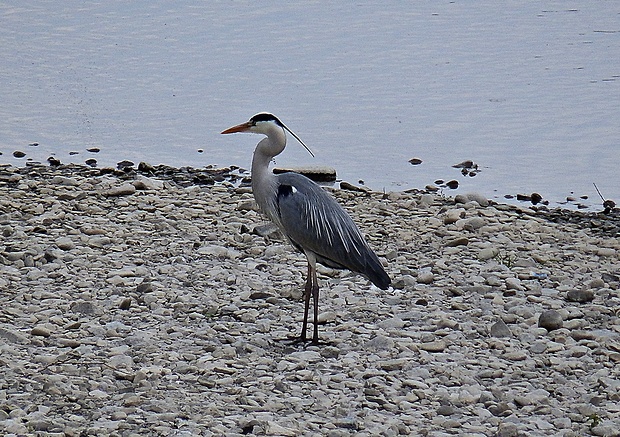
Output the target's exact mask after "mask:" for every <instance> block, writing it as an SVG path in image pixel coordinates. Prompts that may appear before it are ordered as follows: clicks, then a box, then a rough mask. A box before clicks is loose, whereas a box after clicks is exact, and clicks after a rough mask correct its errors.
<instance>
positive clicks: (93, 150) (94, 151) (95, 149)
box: [86, 147, 101, 153]
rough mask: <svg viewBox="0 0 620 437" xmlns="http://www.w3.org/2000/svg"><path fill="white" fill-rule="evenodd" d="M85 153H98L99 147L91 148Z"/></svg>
mask: <svg viewBox="0 0 620 437" xmlns="http://www.w3.org/2000/svg"><path fill="white" fill-rule="evenodd" d="M86 151H87V152H91V153H99V152H100V151H101V149H100V148H99V147H91V148H90V149H86Z"/></svg>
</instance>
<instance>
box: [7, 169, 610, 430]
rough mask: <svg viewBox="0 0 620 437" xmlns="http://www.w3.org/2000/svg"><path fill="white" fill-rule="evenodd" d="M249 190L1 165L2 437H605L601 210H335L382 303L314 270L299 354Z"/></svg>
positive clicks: (605, 267) (426, 205) (232, 178)
mask: <svg viewBox="0 0 620 437" xmlns="http://www.w3.org/2000/svg"><path fill="white" fill-rule="evenodd" d="M139 169H142V170H139ZM239 173H241V174H243V173H242V172H241V171H240V172H239ZM243 177H245V176H238V175H235V171H233V170H232V169H215V168H214V169H191V168H183V169H171V168H167V167H163V166H150V165H147V164H144V163H141V164H140V165H139V166H138V167H137V168H136V167H135V166H133V165H132V166H124V167H123V169H122V170H116V169H106V170H104V169H97V168H91V167H86V166H85V167H80V166H75V165H63V164H59V165H56V166H54V167H48V166H36V165H34V166H28V168H25V169H23V170H22V169H18V168H14V167H11V166H0V234H1V235H2V239H1V240H0V290H2V293H0V300H2V304H3V308H4V309H3V311H1V312H0V357H1V358H0V360H2V361H3V362H4V363H5V364H6V365H4V366H3V368H2V372H0V386H1V387H2V390H1V391H0V404H1V405H2V408H0V434H2V435H5V434H6V435H11V434H12V435H30V434H37V433H38V434H41V435H60V434H66V435H142V434H148V435H187V436H189V435H243V434H255V435H258V434H260V435H318V434H324V435H332V436H344V435H353V434H355V435H393V436H396V435H417V434H420V435H429V436H431V435H432V436H443V435H479V436H484V435H498V436H500V435H501V436H511V435H514V436H517V435H551V434H554V433H555V434H558V435H564V436H566V437H568V436H576V435H590V434H592V435H613V432H614V430H617V429H620V412H619V410H618V408H617V405H618V402H619V401H620V398H619V396H618V391H619V390H620V383H618V381H619V380H620V374H619V373H618V372H619V371H618V369H619V368H620V367H619V364H620V341H618V336H619V333H620V322H619V321H618V318H617V312H616V309H617V308H618V307H619V304H620V296H619V295H618V289H620V280H618V277H619V273H618V267H617V266H618V265H619V259H618V253H619V252H618V248H620V241H619V236H618V231H617V230H618V229H619V227H618V220H617V218H616V216H615V215H614V212H613V211H612V212H611V213H610V214H607V215H604V216H601V215H597V214H590V215H588V214H584V213H575V212H561V211H552V210H548V211H545V210H543V209H540V210H534V209H527V208H516V207H512V206H508V205H501V204H495V203H493V202H488V201H486V202H485V200H486V199H485V198H484V196H473V195H469V194H468V195H465V196H463V195H460V194H459V195H457V198H458V201H457V198H455V199H449V198H445V197H444V196H443V195H441V194H433V193H429V192H425V193H417V192H411V193H387V195H384V194H383V193H375V192H371V191H364V192H359V191H340V190H336V191H333V192H334V195H335V196H336V197H337V199H338V200H339V202H340V203H341V204H343V206H344V207H345V208H346V209H347V210H348V211H349V212H350V213H351V215H352V216H353V218H354V220H355V221H356V223H358V224H359V225H360V228H361V230H362V232H363V233H364V234H365V235H366V236H367V237H368V240H369V243H370V245H371V246H372V247H373V248H374V249H375V250H376V251H377V254H378V255H379V257H380V258H381V259H382V260H384V262H386V264H385V265H386V268H387V271H388V273H389V274H390V275H391V277H392V278H393V287H392V288H391V289H389V290H386V291H383V290H378V289H377V288H376V287H372V286H369V283H368V281H367V280H366V279H364V278H363V277H361V276H359V275H353V274H351V273H349V272H346V271H337V270H331V269H327V268H322V267H321V269H319V283H320V285H321V294H320V296H321V297H320V308H319V310H320V311H319V314H320V319H321V323H322V324H321V325H319V330H320V336H321V340H322V341H323V343H322V344H320V345H318V346H314V345H311V344H301V343H295V342H294V341H291V338H294V337H295V336H296V335H299V330H300V328H301V326H300V325H301V318H302V317H303V299H302V289H303V285H304V279H305V278H304V275H305V271H306V262H305V259H304V257H303V255H301V254H299V253H296V252H295V251H294V250H292V249H291V247H289V245H288V244H287V243H286V242H285V241H284V240H283V239H282V236H281V235H279V233H278V232H274V231H273V226H271V225H269V224H268V222H267V220H266V219H265V218H264V217H263V216H261V215H260V213H259V212H258V211H257V210H256V206H255V203H254V201H253V199H252V195H251V191H250V189H249V187H248V186H247V183H246V181H243V182H242V179H243ZM216 181H218V182H216ZM130 187H132V188H130ZM114 193H116V194H114ZM259 230H260V232H259ZM263 231H264V232H263ZM465 240H466V242H465ZM451 241H460V244H456V245H454V246H450V245H446V243H449V242H451ZM386 260H387V261H386ZM584 290H585V291H584ZM577 291H579V293H577ZM308 328H309V329H310V330H312V328H313V327H312V325H311V324H310V325H309V327H308ZM595 419H596V423H594V422H595ZM555 434H554V435H555Z"/></svg>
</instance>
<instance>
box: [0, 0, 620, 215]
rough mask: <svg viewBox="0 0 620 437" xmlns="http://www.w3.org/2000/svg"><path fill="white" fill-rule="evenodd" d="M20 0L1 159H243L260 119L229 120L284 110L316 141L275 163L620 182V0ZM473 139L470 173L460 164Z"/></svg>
mask: <svg viewBox="0 0 620 437" xmlns="http://www.w3.org/2000/svg"><path fill="white" fill-rule="evenodd" d="M14 3H15V4H12V3H3V4H0V17H1V20H2V26H0V41H1V44H0V57H1V59H2V60H3V62H2V63H1V64H0V76H1V78H2V80H1V81H0V102H1V104H0V120H1V121H0V152H2V155H0V163H11V164H14V165H24V164H25V163H26V162H27V160H28V159H30V160H34V161H42V162H45V160H46V159H47V157H48V156H50V155H54V156H56V157H57V158H59V159H60V160H61V161H62V162H70V161H73V162H84V161H85V160H86V159H88V158H95V159H96V160H97V161H98V165H99V166H104V165H114V164H115V163H116V162H118V161H120V160H122V159H129V160H132V161H135V162H139V161H147V162H150V163H152V164H158V163H165V164H169V165H174V166H182V165H193V166H198V167H200V166H204V165H208V164H216V165H219V166H228V165H231V164H234V165H240V166H242V167H246V168H247V167H249V165H250V160H251V154H252V150H253V147H254V145H255V144H256V142H257V141H258V139H259V138H258V137H256V136H254V135H230V136H221V135H219V132H220V131H221V130H223V129H224V128H227V127H229V126H231V125H233V124H237V123H240V122H242V121H245V120H247V119H248V118H249V117H250V116H251V115H253V114H254V113H256V112H259V111H269V112H273V113H274V114H276V115H278V116H279V117H280V118H281V119H282V120H283V121H284V122H285V123H287V124H288V125H289V127H291V128H292V129H293V130H294V131H295V132H296V133H297V134H298V135H300V136H301V137H302V139H304V141H305V142H306V143H307V144H308V145H309V146H310V147H311V148H312V149H313V151H314V152H315V154H316V155H317V157H316V158H314V159H313V158H312V157H310V156H309V155H308V154H307V152H305V151H304V150H303V148H301V147H299V146H297V145H295V144H294V143H293V142H291V143H290V146H289V147H288V148H287V150H286V152H285V153H284V154H283V155H281V156H279V157H278V158H277V164H279V165H328V166H332V167H335V168H336V169H337V171H338V175H339V177H340V178H342V179H344V180H347V181H349V182H352V183H358V181H359V180H363V181H364V183H365V184H366V185H367V186H370V187H372V188H374V189H386V190H404V189H408V188H422V187H424V186H425V185H427V184H429V183H433V182H434V181H435V180H436V179H443V180H450V179H456V180H458V181H459V183H460V188H459V189H458V191H453V190H446V192H447V193H449V194H455V193H457V192H459V191H463V192H467V191H479V192H482V193H484V194H485V195H487V196H488V197H496V198H498V199H500V200H503V198H504V195H505V194H512V195H515V194H517V193H525V194H529V193H532V192H539V193H541V194H542V195H543V196H544V197H545V198H547V199H549V200H550V201H551V205H552V206H554V205H557V204H558V202H560V201H563V200H564V199H565V198H566V197H567V196H571V195H574V196H575V197H579V196H588V199H587V200H582V199H579V202H581V203H583V204H584V205H588V206H590V208H591V209H600V204H601V201H600V199H599V197H598V195H597V194H596V191H595V190H594V186H593V184H592V183H593V182H595V183H596V184H597V185H598V186H599V188H600V189H601V191H602V193H603V195H604V196H605V197H607V198H611V199H615V200H616V201H617V202H618V201H620V183H619V182H618V170H617V169H618V168H619V167H620V123H619V120H620V5H619V4H618V3H617V2H565V1H559V2H552V1H550V2H494V1H487V2H485V1H481V2H475V3H471V2H447V1H446V2H436V1H428V2H398V1H392V2H378V3H377V4H376V5H371V4H365V3H361V4H351V3H349V2H300V4H292V3H293V2H291V3H288V2H276V1H265V2H260V3H257V2H249V1H235V2H230V1H211V2H199V3H198V4H190V3H188V2H175V1H160V2H151V1H132V2H125V1H105V2H103V1H102V2H83V1H67V2H55V1H47V2H46V1H36V2H35V1H20V2H14ZM34 142H36V143H38V146H29V144H31V143H34ZM93 147H96V148H99V149H100V150H101V151H100V152H99V153H92V152H88V151H87V149H89V148H93ZM15 150H20V151H23V152H25V153H26V157H25V158H21V159H17V158H14V157H13V156H12V154H13V152H14V151H15ZM199 150H202V151H203V152H202V153H200V152H199ZM71 152H78V154H75V155H71V154H70V153H71ZM413 157H417V158H420V159H422V160H423V163H422V164H421V165H418V166H412V165H411V164H409V162H408V161H409V159H411V158H413ZM468 159H469V160H473V161H475V162H476V163H477V164H478V165H479V168H480V169H481V171H480V172H479V173H478V174H477V175H476V176H475V177H467V176H462V175H461V173H460V172H459V170H457V169H454V168H452V167H451V166H452V165H453V164H456V163H459V162H461V161H463V160H468ZM567 206H573V207H574V206H575V204H574V203H573V204H569V205H567Z"/></svg>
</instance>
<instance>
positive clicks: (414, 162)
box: [409, 158, 422, 165]
mask: <svg viewBox="0 0 620 437" xmlns="http://www.w3.org/2000/svg"><path fill="white" fill-rule="evenodd" d="M409 164H411V165H420V164H422V160H421V159H420V158H411V159H410V160H409Z"/></svg>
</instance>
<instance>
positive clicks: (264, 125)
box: [222, 112, 285, 135]
mask: <svg viewBox="0 0 620 437" xmlns="http://www.w3.org/2000/svg"><path fill="white" fill-rule="evenodd" d="M274 125H275V126H278V127H279V128H280V129H285V127H284V124H283V123H282V122H281V121H280V120H279V119H278V117H276V116H275V115H273V114H270V113H268V112H259V113H258V114H256V115H254V116H253V117H252V118H250V119H249V120H248V121H246V122H245V123H241V124H238V125H236V126H233V127H229V128H228V129H226V130H225V131H223V132H222V133H223V134H233V133H236V132H252V133H257V134H265V135H267V133H268V130H269V129H272V128H273V126H274Z"/></svg>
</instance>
